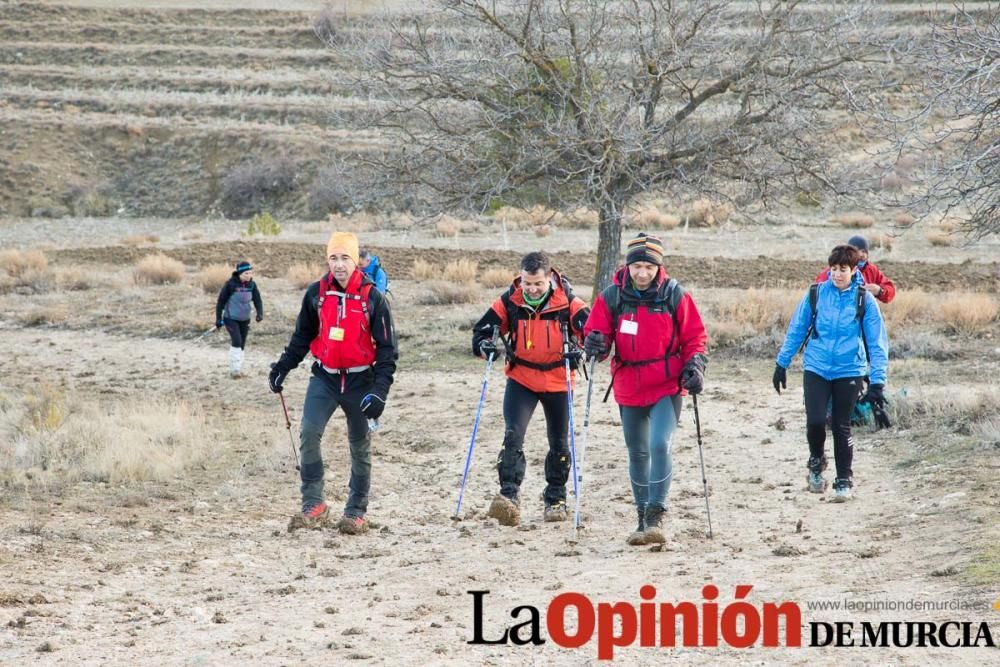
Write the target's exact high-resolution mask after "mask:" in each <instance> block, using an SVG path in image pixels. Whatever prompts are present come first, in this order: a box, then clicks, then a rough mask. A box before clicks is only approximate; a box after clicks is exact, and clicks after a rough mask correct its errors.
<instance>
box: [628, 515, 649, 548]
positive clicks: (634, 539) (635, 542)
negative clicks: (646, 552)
mask: <svg viewBox="0 0 1000 667" xmlns="http://www.w3.org/2000/svg"><path fill="white" fill-rule="evenodd" d="M635 511H636V514H638V515H639V525H637V526H636V528H635V532H633V533H631V534H630V535H629V536H628V537H627V538H625V541H626V542H628V543H629V544H631V545H632V546H633V547H637V546H640V545H642V544H645V543H646V535H645V530H646V510H645V508H643V507H637V508H635Z"/></svg>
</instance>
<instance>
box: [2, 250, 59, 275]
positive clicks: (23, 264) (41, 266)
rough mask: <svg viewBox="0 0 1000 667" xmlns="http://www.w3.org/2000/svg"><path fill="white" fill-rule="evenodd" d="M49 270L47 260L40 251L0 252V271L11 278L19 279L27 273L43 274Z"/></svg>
mask: <svg viewBox="0 0 1000 667" xmlns="http://www.w3.org/2000/svg"><path fill="white" fill-rule="evenodd" d="M48 268H49V260H48V258H47V257H46V256H45V253H43V252H42V251H41V250H27V251H24V250H3V251H0V269H2V270H3V271H4V272H5V273H6V274H7V275H9V276H11V277H13V278H19V277H21V276H23V275H24V273H25V272H27V271H35V272H39V273H41V272H44V271H45V270H46V269H48Z"/></svg>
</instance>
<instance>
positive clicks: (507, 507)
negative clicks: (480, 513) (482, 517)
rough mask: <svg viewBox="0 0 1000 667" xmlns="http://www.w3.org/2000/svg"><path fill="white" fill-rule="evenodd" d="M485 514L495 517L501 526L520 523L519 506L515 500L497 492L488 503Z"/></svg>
mask: <svg viewBox="0 0 1000 667" xmlns="http://www.w3.org/2000/svg"><path fill="white" fill-rule="evenodd" d="M486 516H488V517H490V518H491V519H496V520H497V521H499V522H500V525H501V526H516V525H517V524H519V523H521V508H519V507H518V506H517V501H515V500H511V499H510V498H508V497H506V496H502V495H500V494H499V493H498V494H497V495H496V496H495V497H494V498H493V502H492V503H490V509H489V510H487V512H486Z"/></svg>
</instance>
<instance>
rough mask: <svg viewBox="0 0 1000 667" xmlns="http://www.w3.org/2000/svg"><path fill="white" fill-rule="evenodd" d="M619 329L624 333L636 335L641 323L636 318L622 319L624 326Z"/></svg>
mask: <svg viewBox="0 0 1000 667" xmlns="http://www.w3.org/2000/svg"><path fill="white" fill-rule="evenodd" d="M619 331H621V332H622V333H623V334H628V335H630V336H634V335H636V334H637V333H639V323H638V322H636V321H635V320H622V326H621V328H620V329H619Z"/></svg>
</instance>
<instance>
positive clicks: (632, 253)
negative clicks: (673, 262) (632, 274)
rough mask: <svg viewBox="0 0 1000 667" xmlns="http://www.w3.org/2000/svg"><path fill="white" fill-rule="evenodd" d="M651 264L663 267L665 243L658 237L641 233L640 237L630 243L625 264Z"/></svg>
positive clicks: (626, 251)
mask: <svg viewBox="0 0 1000 667" xmlns="http://www.w3.org/2000/svg"><path fill="white" fill-rule="evenodd" d="M633 262H649V263H650V264H656V265H657V266H663V242H662V241H661V240H660V239H659V237H657V236H651V235H649V234H646V233H645V232H639V236H637V237H635V238H634V239H632V240H631V241H629V242H628V247H627V248H626V250H625V263H626V264H632V263H633Z"/></svg>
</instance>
